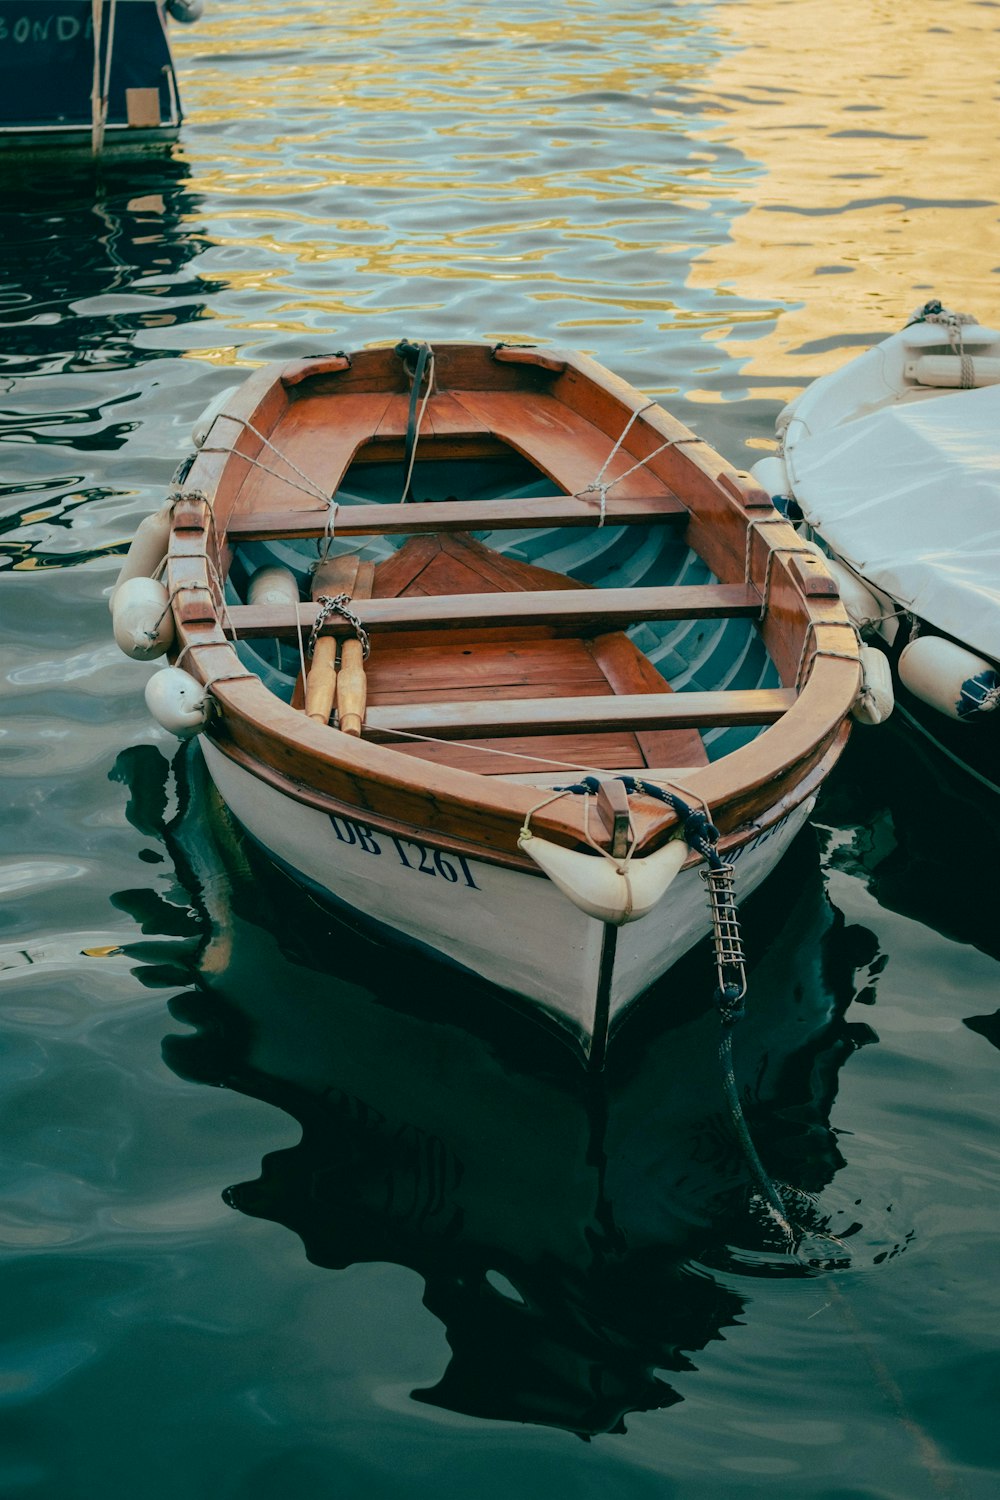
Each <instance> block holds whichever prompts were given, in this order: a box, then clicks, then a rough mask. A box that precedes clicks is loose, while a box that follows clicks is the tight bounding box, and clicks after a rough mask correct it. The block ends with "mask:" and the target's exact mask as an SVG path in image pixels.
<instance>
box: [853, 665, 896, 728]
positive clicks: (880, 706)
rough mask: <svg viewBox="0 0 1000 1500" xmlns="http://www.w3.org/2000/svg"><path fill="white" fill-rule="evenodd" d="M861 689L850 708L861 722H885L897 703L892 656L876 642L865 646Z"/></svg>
mask: <svg viewBox="0 0 1000 1500" xmlns="http://www.w3.org/2000/svg"><path fill="white" fill-rule="evenodd" d="M859 656H860V660H861V691H860V692H859V694H858V696H857V699H856V701H855V704H854V707H853V708H852V709H851V717H852V718H854V719H856V720H857V721H858V723H859V724H883V723H884V722H885V720H886V719H887V718H888V717H889V715H890V714H891V713H892V710H893V709H894V708H895V706H896V695H895V693H894V692H893V690H892V668H891V667H890V666H889V658H888V657H887V656H886V654H885V652H884V651H880V650H879V649H878V647H877V646H862V647H861V650H860V652H859Z"/></svg>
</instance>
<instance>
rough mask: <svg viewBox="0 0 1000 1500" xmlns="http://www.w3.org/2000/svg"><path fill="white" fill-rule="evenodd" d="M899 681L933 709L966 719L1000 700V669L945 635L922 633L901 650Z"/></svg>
mask: <svg viewBox="0 0 1000 1500" xmlns="http://www.w3.org/2000/svg"><path fill="white" fill-rule="evenodd" d="M897 670H898V671H899V680H900V682H902V684H903V686H904V687H907V688H909V690H910V692H911V693H912V694H913V695H914V697H916V698H919V699H920V700H921V702H922V703H926V704H927V705H928V706H929V707H930V708H936V709H937V710H938V712H939V713H942V714H947V715H948V717H949V718H950V719H960V720H962V721H963V722H965V721H968V720H970V719H975V718H978V717H979V716H980V715H981V714H986V713H991V712H992V711H993V709H995V708H996V707H997V705H998V703H1000V669H998V668H997V667H995V666H994V665H993V663H992V662H989V661H987V660H986V659H985V657H982V656H977V655H976V653H975V652H974V651H969V650H967V648H966V647H965V646H959V645H958V644H957V643H956V642H955V641H948V640H945V638H944V636H941V635H918V636H917V639H916V640H915V641H911V642H910V644H909V645H908V646H905V647H904V648H903V650H902V652H901V653H900V657H899V663H898V668H897Z"/></svg>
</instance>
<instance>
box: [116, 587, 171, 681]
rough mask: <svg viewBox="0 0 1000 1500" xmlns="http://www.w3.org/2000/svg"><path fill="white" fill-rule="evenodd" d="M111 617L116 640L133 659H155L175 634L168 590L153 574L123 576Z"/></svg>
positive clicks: (161, 653)
mask: <svg viewBox="0 0 1000 1500" xmlns="http://www.w3.org/2000/svg"><path fill="white" fill-rule="evenodd" d="M111 619H112V623H113V625H114V631H115V640H116V641H117V643H118V645H119V647H120V648H121V650H122V651H124V652H125V655H126V656H130V657H131V658H132V660H133V661H155V660H156V658H157V657H158V656H162V655H163V653H164V652H165V651H167V650H169V648H170V645H171V642H172V641H173V638H174V618H173V615H172V614H171V612H170V600H169V598H168V596H167V591H166V589H165V588H164V587H163V584H162V583H157V582H156V580H155V579H153V578H129V579H126V581H125V582H124V583H123V584H121V585H120V587H119V588H117V589H116V590H115V599H114V605H113V608H112V614H111Z"/></svg>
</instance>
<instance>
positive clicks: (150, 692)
mask: <svg viewBox="0 0 1000 1500" xmlns="http://www.w3.org/2000/svg"><path fill="white" fill-rule="evenodd" d="M146 707H147V708H148V709H149V711H150V713H151V714H152V715H153V718H154V719H155V720H156V722H157V723H158V724H159V725H160V727H161V729H166V730H167V732H168V733H169V734H174V735H176V736H177V738H178V739H179V740H189V739H191V737H192V735H196V734H200V732H201V731H202V730H203V729H204V727H205V725H206V724H207V723H208V717H209V714H210V712H211V707H212V700H211V696H210V694H209V692H208V689H207V688H206V687H204V686H203V685H202V684H201V683H200V682H198V681H197V680H196V679H195V678H194V677H192V676H191V674H190V672H185V671H184V669H183V668H182V667H164V668H163V669H162V671H159V672H156V673H154V675H153V676H152V677H151V678H150V679H149V681H148V682H147V683H146Z"/></svg>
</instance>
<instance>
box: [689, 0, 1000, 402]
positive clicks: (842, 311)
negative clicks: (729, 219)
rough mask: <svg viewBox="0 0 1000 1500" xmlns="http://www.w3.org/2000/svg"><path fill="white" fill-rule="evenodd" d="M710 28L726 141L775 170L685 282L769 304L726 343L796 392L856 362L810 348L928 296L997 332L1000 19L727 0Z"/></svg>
mask: <svg viewBox="0 0 1000 1500" xmlns="http://www.w3.org/2000/svg"><path fill="white" fill-rule="evenodd" d="M714 20H715V22H716V24H717V25H718V27H719V29H720V32H721V33H722V35H723V37H724V38H725V40H726V41H728V42H729V43H731V44H732V45H733V50H732V51H731V52H728V53H727V54H725V55H723V56H722V57H721V58H720V60H719V62H718V64H717V66H716V67H715V68H714V69H713V71H712V73H711V75H710V76H709V77H708V78H707V80H706V86H707V87H708V88H709V89H710V90H711V92H712V94H713V96H714V98H715V101H716V108H717V113H718V119H719V128H718V134H717V139H718V140H719V141H720V142H723V141H724V142H726V143H727V144H728V145H730V146H732V147H734V148H736V149H737V150H738V151H740V152H741V153H743V154H744V155H745V156H747V157H748V158H750V159H751V161H752V162H759V163H760V164H761V166H762V169H763V170H762V171H761V173H760V175H759V176H757V177H752V176H750V175H748V176H747V178H746V179H744V181H743V182H742V183H741V185H740V196H741V197H742V199H743V200H744V202H745V203H746V209H745V212H743V213H742V214H741V215H740V216H739V217H737V219H736V221H735V223H734V224H733V226H732V237H731V239H730V240H729V242H728V243H722V244H719V245H717V246H713V247H712V248H710V249H709V250H707V251H706V252H705V254H704V255H702V256H701V257H700V258H699V259H698V260H697V261H696V262H695V265H694V269H693V275H692V278H691V285H692V286H693V287H696V288H701V289H710V288H712V287H716V288H719V289H720V290H721V291H722V292H723V293H728V294H730V295H736V296H737V297H739V298H740V299H751V300H753V301H757V302H759V303H760V304H762V306H761V308H760V313H759V315H757V316H753V315H751V317H750V318H749V320H743V321H741V322H736V323H734V324H733V326H732V328H731V330H730V332H729V334H728V337H727V338H726V339H725V340H724V343H725V347H726V349H727V351H728V352H729V353H731V354H732V355H734V356H735V357H736V358H739V359H741V360H743V361H746V363H745V364H744V373H747V374H750V375H751V376H753V375H756V376H758V377H766V378H767V379H768V380H769V381H772V382H773V380H774V379H775V378H778V379H783V378H784V377H786V376H787V377H790V380H791V381H794V383H795V385H798V384H801V383H802V382H803V381H804V380H806V379H810V378H812V377H813V376H814V375H817V374H820V373H821V372H822V371H823V370H825V369H829V368H833V367H834V366H835V365H837V364H839V363H843V361H844V359H846V358H849V357H850V356H851V355H852V354H853V353H855V352H856V348H855V349H846V350H845V349H841V350H839V351H838V352H837V353H835V354H834V353H831V351H830V350H829V349H826V350H824V349H816V350H810V346H811V345H813V344H816V343H821V342H822V341H828V342H832V341H834V340H835V338H836V336H837V335H840V334H846V335H851V334H854V335H857V334H878V333H881V332H888V331H891V330H893V329H895V328H897V327H899V326H900V325H901V324H902V323H904V322H905V321H906V319H907V316H908V314H909V313H910V312H911V311H912V310H913V309H914V308H915V307H916V306H918V305H920V304H921V303H923V302H924V301H926V300H927V299H928V298H929V297H930V296H932V295H936V296H939V297H940V298H941V299H942V301H943V302H945V304H946V305H947V306H949V307H952V308H956V309H958V310H960V311H967V312H974V313H977V314H978V315H979V316H980V317H981V318H982V319H983V321H984V322H988V323H990V322H993V323H995V321H996V320H997V319H998V318H1000V297H998V292H1000V282H998V277H997V272H998V270H1000V226H998V220H1000V206H998V201H997V198H998V194H997V187H998V183H1000V174H998V170H997V162H998V153H997V135H998V124H1000V109H998V103H997V93H998V91H997V72H998V66H997V65H998V58H1000V8H998V7H997V6H995V5H992V4H981V3H978V0H948V3H947V4H942V3H941V0H907V3H906V4H900V3H898V0H839V3H837V4H835V5H830V4H829V3H828V0H753V3H745V0H729V3H727V4H724V5H720V6H719V7H718V9H717V10H716V11H715V13H714ZM783 305H784V306H786V308H787V310H783V311H780V316H779V317H778V320H777V325H776V326H775V327H774V328H773V331H772V330H771V329H770V326H769V325H770V324H771V320H772V319H773V318H774V315H775V312H776V311H778V310H780V309H782V307H783ZM754 335H761V336H759V337H754ZM791 388H794V387H791ZM768 393H769V394H771V395H773V394H775V392H774V388H773V385H771V386H770V388H769V392H768Z"/></svg>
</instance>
